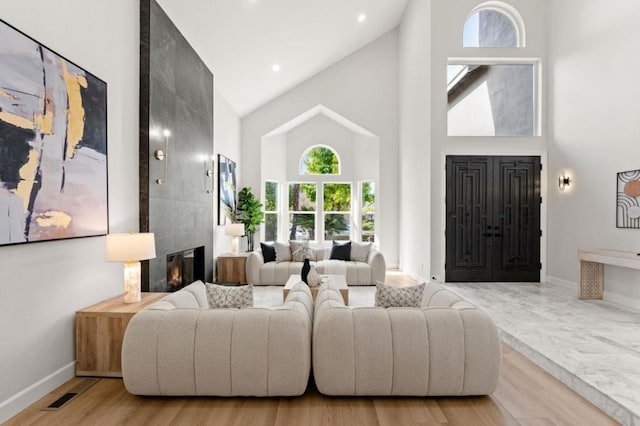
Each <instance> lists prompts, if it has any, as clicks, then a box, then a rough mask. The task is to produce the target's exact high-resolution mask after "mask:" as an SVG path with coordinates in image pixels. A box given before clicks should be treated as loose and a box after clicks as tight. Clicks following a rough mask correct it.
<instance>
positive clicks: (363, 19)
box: [358, 13, 367, 23]
mask: <svg viewBox="0 0 640 426" xmlns="http://www.w3.org/2000/svg"><path fill="white" fill-rule="evenodd" d="M366 20H367V15H365V14H364V13H361V14H360V15H358V22H360V23H363V22H364V21H366Z"/></svg>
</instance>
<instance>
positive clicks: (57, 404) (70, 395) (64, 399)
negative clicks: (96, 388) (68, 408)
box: [42, 379, 100, 411]
mask: <svg viewBox="0 0 640 426" xmlns="http://www.w3.org/2000/svg"><path fill="white" fill-rule="evenodd" d="M99 380H100V379H84V380H83V381H81V382H80V383H78V384H77V385H75V386H74V387H72V388H71V389H69V391H68V392H67V393H65V394H64V395H62V396H61V397H60V398H58V399H56V400H55V401H53V402H52V403H51V404H49V405H48V406H46V407H45V408H43V409H42V410H43V411H55V410H59V409H61V408H62V407H64V406H65V405H66V404H67V403H68V402H69V401H72V400H73V399H74V398H75V397H77V396H78V395H80V394H82V393H83V392H84V391H86V390H87V389H89V388H90V387H91V386H93V385H95V384H96V383H98V381H99Z"/></svg>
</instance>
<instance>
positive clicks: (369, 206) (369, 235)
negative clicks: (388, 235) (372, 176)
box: [361, 182, 376, 242]
mask: <svg viewBox="0 0 640 426" xmlns="http://www.w3.org/2000/svg"><path fill="white" fill-rule="evenodd" d="M361 199H362V241H364V242H373V241H374V240H375V233H376V226H375V223H376V222H375V219H376V216H375V213H376V184H375V182H363V183H362V198H361Z"/></svg>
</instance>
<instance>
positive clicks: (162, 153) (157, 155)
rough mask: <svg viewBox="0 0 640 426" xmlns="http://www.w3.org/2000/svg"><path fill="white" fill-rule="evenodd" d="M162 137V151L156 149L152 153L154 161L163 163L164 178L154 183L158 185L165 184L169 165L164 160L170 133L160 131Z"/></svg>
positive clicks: (166, 155) (167, 150) (165, 130)
mask: <svg viewBox="0 0 640 426" xmlns="http://www.w3.org/2000/svg"><path fill="white" fill-rule="evenodd" d="M162 136H163V137H164V151H163V150H161V149H156V152H155V153H154V157H155V158H156V160H158V161H164V178H163V179H156V183H157V184H158V185H162V184H163V183H165V182H167V177H168V175H169V163H168V162H167V161H165V160H167V157H168V154H167V153H168V152H169V136H171V132H170V131H169V130H167V129H164V130H163V131H162Z"/></svg>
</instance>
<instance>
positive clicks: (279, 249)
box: [273, 241, 291, 263]
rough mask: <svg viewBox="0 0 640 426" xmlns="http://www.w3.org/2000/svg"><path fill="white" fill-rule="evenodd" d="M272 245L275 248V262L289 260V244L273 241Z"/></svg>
mask: <svg viewBox="0 0 640 426" xmlns="http://www.w3.org/2000/svg"><path fill="white" fill-rule="evenodd" d="M273 247H275V249H276V263H280V262H290V261H291V247H289V244H284V243H279V242H277V241H276V242H275V243H273Z"/></svg>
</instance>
